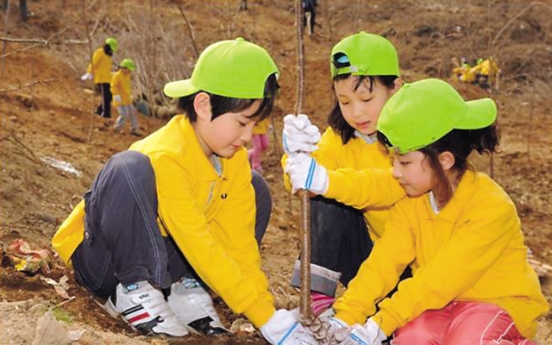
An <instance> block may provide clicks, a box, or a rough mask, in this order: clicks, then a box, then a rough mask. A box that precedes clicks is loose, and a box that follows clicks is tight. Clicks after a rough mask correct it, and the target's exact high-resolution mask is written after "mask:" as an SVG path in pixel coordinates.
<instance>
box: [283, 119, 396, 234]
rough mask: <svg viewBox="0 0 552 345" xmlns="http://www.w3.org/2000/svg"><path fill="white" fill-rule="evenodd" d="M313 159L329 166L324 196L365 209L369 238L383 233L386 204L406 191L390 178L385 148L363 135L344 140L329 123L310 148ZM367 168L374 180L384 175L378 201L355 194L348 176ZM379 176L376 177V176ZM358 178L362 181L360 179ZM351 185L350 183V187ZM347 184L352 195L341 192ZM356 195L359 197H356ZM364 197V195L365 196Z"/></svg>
mask: <svg viewBox="0 0 552 345" xmlns="http://www.w3.org/2000/svg"><path fill="white" fill-rule="evenodd" d="M312 156H313V158H314V159H316V162H317V163H319V164H320V165H322V166H323V167H325V168H326V169H327V170H328V175H329V176H330V181H329V188H328V191H327V192H326V194H324V196H325V197H327V198H330V199H337V198H339V199H340V200H338V201H340V202H343V203H344V204H346V205H349V206H353V207H355V208H357V209H364V217H365V219H366V221H367V223H368V225H369V232H370V238H371V239H372V240H373V241H375V240H377V239H378V238H380V237H381V236H382V235H383V231H384V224H385V222H386V220H387V218H388V214H389V206H390V205H392V204H394V203H395V202H396V201H397V200H399V199H400V198H401V197H403V196H404V195H405V192H404V190H403V189H402V188H401V187H400V185H399V184H398V183H397V182H396V181H395V179H393V177H392V176H391V174H390V173H389V169H390V168H391V158H390V156H389V153H388V151H387V149H386V148H384V147H383V146H382V145H381V144H379V143H378V142H377V141H375V142H374V143H371V144H368V143H366V142H365V141H364V140H363V139H361V138H357V137H354V138H353V139H351V140H349V142H348V143H347V144H345V145H344V144H343V141H342V140H341V137H340V136H339V134H337V133H336V132H334V131H333V129H332V128H331V127H328V128H327V129H326V131H325V132H324V134H323V135H322V138H321V139H320V141H319V143H318V150H316V151H315V152H313V154H312ZM286 159H287V156H286V155H284V157H283V158H282V161H281V163H282V166H283V167H285V162H286ZM363 169H366V171H365V172H364V173H365V174H366V175H367V178H370V177H374V179H375V180H378V179H379V178H385V179H387V181H388V182H389V184H385V186H386V187H389V188H390V190H389V189H388V190H387V191H386V193H387V194H385V195H386V196H387V197H386V198H385V199H378V201H380V203H379V204H376V203H374V202H373V201H372V200H371V196H365V195H360V194H357V192H358V191H359V190H358V189H357V188H356V187H354V184H353V185H351V183H350V182H351V180H350V179H349V176H352V175H358V174H362V172H360V171H357V170H363ZM375 176H378V177H375ZM284 182H285V185H286V188H287V189H288V190H291V188H290V183H289V177H288V175H287V174H284ZM359 182H362V183H364V182H365V181H364V180H363V179H359ZM349 186H350V187H349ZM347 188H350V189H349V191H351V192H352V193H351V194H352V195H351V196H349V195H346V196H344V195H343V193H346V192H345V190H346V189H347ZM357 197H358V198H357ZM364 198H365V199H364Z"/></svg>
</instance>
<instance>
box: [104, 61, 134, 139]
mask: <svg viewBox="0 0 552 345" xmlns="http://www.w3.org/2000/svg"><path fill="white" fill-rule="evenodd" d="M134 70H136V64H135V63H134V61H132V60H131V59H123V61H121V63H120V64H119V70H118V71H117V72H116V73H115V75H113V79H112V80H111V93H112V94H113V101H114V103H115V106H116V107H117V111H118V112H119V117H117V121H115V125H114V126H113V129H114V130H115V132H120V131H121V129H122V128H123V125H124V124H125V121H126V119H129V120H130V127H131V130H130V134H133V135H136V136H140V133H139V132H138V129H139V126H138V117H137V116H136V109H135V108H134V105H132V98H131V73H132V71H134Z"/></svg>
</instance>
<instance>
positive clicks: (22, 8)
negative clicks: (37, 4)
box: [2, 0, 32, 22]
mask: <svg viewBox="0 0 552 345" xmlns="http://www.w3.org/2000/svg"><path fill="white" fill-rule="evenodd" d="M8 6H9V0H2V9H3V10H7V9H8ZM19 13H20V14H21V20H22V21H24V22H26V21H27V19H29V17H30V16H31V15H32V12H30V13H29V12H27V0H19Z"/></svg>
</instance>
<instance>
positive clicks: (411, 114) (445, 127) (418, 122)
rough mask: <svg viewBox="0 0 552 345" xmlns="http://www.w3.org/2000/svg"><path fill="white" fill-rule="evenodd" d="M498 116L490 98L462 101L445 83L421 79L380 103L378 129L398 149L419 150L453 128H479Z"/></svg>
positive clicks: (438, 80) (400, 151) (401, 151)
mask: <svg viewBox="0 0 552 345" xmlns="http://www.w3.org/2000/svg"><path fill="white" fill-rule="evenodd" d="M496 116H497V111H496V104H495V102H494V101H493V100H492V99H490V98H484V99H478V100H475V101H468V102H466V101H464V99H463V98H462V96H461V95H460V94H459V93H458V92H457V91H456V90H455V89H454V88H453V87H452V86H451V85H449V84H448V83H446V82H444V81H442V80H440V79H424V80H420V81H417V82H414V83H412V84H405V85H403V87H401V88H400V89H399V91H397V93H395V94H394V95H393V96H392V97H391V98H390V99H389V100H388V101H387V103H386V104H385V106H384V107H383V109H382V111H381V114H380V117H379V119H378V126H377V128H378V131H380V132H381V133H383V134H384V135H385V136H386V137H387V139H388V140H389V144H390V146H391V147H392V148H394V149H395V150H396V151H397V152H398V153H400V154H404V153H407V152H411V151H416V150H419V149H421V148H423V147H426V146H428V145H430V144H432V143H434V142H436V141H437V140H439V139H441V138H442V137H443V136H445V135H446V134H447V133H449V132H450V131H452V130H453V129H480V128H484V127H487V126H490V125H491V124H492V123H493V122H494V121H495V120H496Z"/></svg>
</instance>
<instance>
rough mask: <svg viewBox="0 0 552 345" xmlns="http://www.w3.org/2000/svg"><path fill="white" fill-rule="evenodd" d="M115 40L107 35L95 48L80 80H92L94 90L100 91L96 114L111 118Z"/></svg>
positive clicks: (116, 45)
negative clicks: (99, 102) (101, 43)
mask: <svg viewBox="0 0 552 345" xmlns="http://www.w3.org/2000/svg"><path fill="white" fill-rule="evenodd" d="M117 47H118V44H117V40H116V39H115V38H113V37H109V38H107V39H106V40H105V44H104V45H103V46H102V47H100V48H98V49H96V51H95V52H94V55H93V56H92V62H91V63H90V64H89V65H88V69H87V70H86V74H84V75H83V76H82V77H81V80H83V81H84V80H92V79H93V80H94V84H95V85H96V91H97V92H99V93H100V95H101V97H102V102H101V104H100V105H99V106H98V108H96V114H98V115H100V116H101V117H104V118H108V119H109V118H111V100H112V95H111V69H112V61H111V57H112V56H113V53H115V52H116V51H117Z"/></svg>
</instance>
